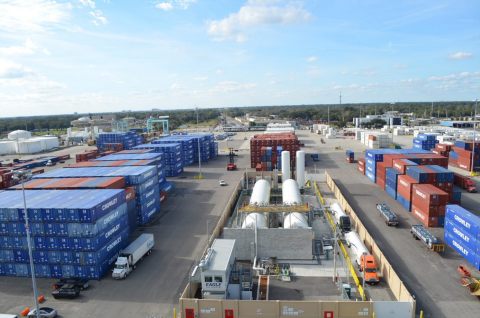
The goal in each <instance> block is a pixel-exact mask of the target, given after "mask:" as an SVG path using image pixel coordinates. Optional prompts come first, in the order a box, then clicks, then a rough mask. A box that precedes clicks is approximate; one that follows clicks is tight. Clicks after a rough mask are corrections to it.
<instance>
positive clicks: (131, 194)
mask: <svg viewBox="0 0 480 318" xmlns="http://www.w3.org/2000/svg"><path fill="white" fill-rule="evenodd" d="M125 199H126V201H127V202H129V201H131V200H135V188H134V187H127V188H125Z"/></svg>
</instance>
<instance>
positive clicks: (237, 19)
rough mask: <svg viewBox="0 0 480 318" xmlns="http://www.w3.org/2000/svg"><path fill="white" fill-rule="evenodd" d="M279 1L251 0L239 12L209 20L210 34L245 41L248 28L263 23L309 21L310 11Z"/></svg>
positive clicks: (219, 38)
mask: <svg viewBox="0 0 480 318" xmlns="http://www.w3.org/2000/svg"><path fill="white" fill-rule="evenodd" d="M276 3H277V1H258V0H256V1H249V2H247V3H246V4H245V5H244V6H242V7H241V8H240V10H239V11H238V12H237V13H232V14H230V15H229V16H228V17H226V18H224V19H221V20H213V21H209V22H207V31H208V34H209V35H210V36H211V37H213V38H214V39H215V40H217V41H224V40H234V41H237V42H244V41H246V39H247V36H246V35H245V32H246V31H247V30H248V29H251V28H254V27H257V26H262V25H278V24H280V25H286V24H294V23H299V22H305V21H308V20H309V19H310V17H311V15H310V13H309V12H308V11H306V10H304V9H303V8H301V7H299V6H298V5H295V4H287V5H284V6H278V5H276Z"/></svg>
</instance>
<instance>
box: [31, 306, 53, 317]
mask: <svg viewBox="0 0 480 318" xmlns="http://www.w3.org/2000/svg"><path fill="white" fill-rule="evenodd" d="M38 312H39V313H40V317H41V318H55V317H57V311H56V310H55V309H53V308H50V307H40V308H38ZM27 317H28V318H37V310H36V309H33V310H30V312H29V313H28V315H27Z"/></svg>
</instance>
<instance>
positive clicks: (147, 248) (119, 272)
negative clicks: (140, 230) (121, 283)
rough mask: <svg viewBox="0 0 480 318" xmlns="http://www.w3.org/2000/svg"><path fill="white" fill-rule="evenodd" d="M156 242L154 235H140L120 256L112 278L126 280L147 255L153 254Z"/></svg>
mask: <svg viewBox="0 0 480 318" xmlns="http://www.w3.org/2000/svg"><path fill="white" fill-rule="evenodd" d="M154 244H155V240H154V238H153V234H151V233H144V234H142V235H140V236H139V237H138V238H137V239H136V240H135V241H133V242H132V243H130V245H128V246H127V247H126V248H125V249H124V250H122V251H121V252H120V255H118V258H117V261H116V262H115V268H114V269H113V273H112V277H113V278H115V279H124V278H125V277H127V275H128V274H130V272H131V271H133V270H134V269H135V268H136V264H137V263H138V262H139V261H140V260H141V259H142V258H143V257H144V256H146V255H150V253H151V252H152V248H153V245H154Z"/></svg>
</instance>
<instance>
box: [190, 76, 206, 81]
mask: <svg viewBox="0 0 480 318" xmlns="http://www.w3.org/2000/svg"><path fill="white" fill-rule="evenodd" d="M193 80H194V81H199V82H204V81H206V80H208V76H196V77H194V78H193Z"/></svg>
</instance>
